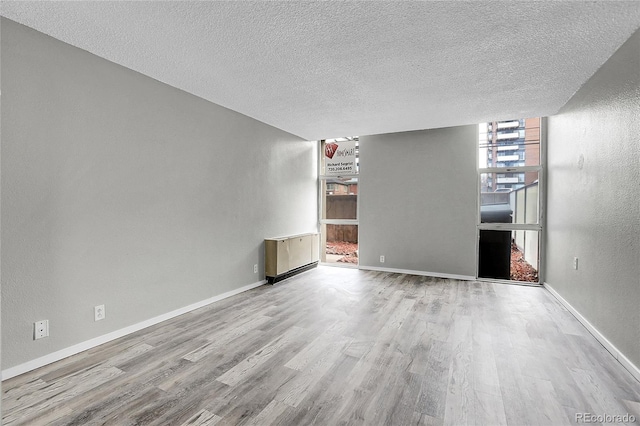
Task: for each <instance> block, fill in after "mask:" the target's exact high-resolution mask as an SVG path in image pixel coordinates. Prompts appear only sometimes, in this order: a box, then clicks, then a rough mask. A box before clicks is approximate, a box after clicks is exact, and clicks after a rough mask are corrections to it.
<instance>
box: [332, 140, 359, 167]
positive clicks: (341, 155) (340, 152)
mask: <svg viewBox="0 0 640 426" xmlns="http://www.w3.org/2000/svg"><path fill="white" fill-rule="evenodd" d="M324 167H325V174H326V175H332V176H340V175H355V174H357V173H358V170H357V168H356V142H355V141H340V142H327V143H325V145H324Z"/></svg>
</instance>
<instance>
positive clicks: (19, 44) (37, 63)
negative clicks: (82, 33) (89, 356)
mask: <svg viewBox="0 0 640 426" xmlns="http://www.w3.org/2000/svg"><path fill="white" fill-rule="evenodd" d="M1 37H2V38H1V40H2V59H3V60H2V74H1V76H2V164H1V167H2V176H1V179H2V197H1V202H2V223H1V229H2V256H1V258H2V262H1V267H2V340H3V344H2V348H3V356H2V368H3V369H6V368H9V367H12V366H15V365H19V364H21V363H24V362H26V361H29V360H32V359H35V358H37V357H40V356H43V355H45V354H48V353H51V352H54V351H56V350H60V349H63V348H66V347H69V346H71V345H74V344H77V343H80V342H83V341H86V340H88V339H91V338H94V337H97V336H101V335H103V334H106V333H108V332H111V331H114V330H118V329H121V328H123V327H125V326H129V325H132V324H136V323H138V322H141V321H143V320H147V319H149V318H152V317H154V316H157V315H161V314H164V313H167V312H170V311H172V310H175V309H178V308H181V307H184V306H187V305H189V304H192V303H196V302H199V301H201V300H205V299H207V298H210V297H213V296H215V295H218V294H221V293H224V292H227V291H230V290H233V289H235V288H239V287H242V286H245V285H249V284H251V283H255V282H258V281H260V280H262V279H264V273H263V272H262V271H263V270H264V265H263V258H264V251H263V238H265V237H272V236H277V235H286V234H294V233H302V232H309V231H315V230H316V229H317V228H316V226H317V225H316V224H317V183H316V182H317V152H316V144H315V143H310V142H305V141H302V140H301V139H300V138H298V137H296V136H293V135H291V134H288V133H285V132H282V131H280V130H278V129H276V128H273V127H270V126H267V125H265V124H263V123H260V122H258V121H256V120H253V119H251V118H248V117H246V116H243V115H241V114H238V113H235V112H233V111H230V110H227V109H225V108H222V107H220V106H217V105H214V104H212V103H209V102H207V101H204V100H202V99H200V98H197V97H195V96H192V95H189V94H187V93H185V92H182V91H180V90H177V89H175V88H172V87H169V86H167V85H165V84H163V83H160V82H158V81H155V80H153V79H150V78H148V77H145V76H143V75H141V74H138V73H136V72H133V71H131V70H129V69H126V68H123V67H121V66H118V65H116V64H113V63H110V62H108V61H106V60H103V59H101V58H98V57H96V56H93V55H91V54H89V53H87V52H85V51H82V50H80V49H77V48H74V47H72V46H69V45H66V44H64V43H62V42H60V41H57V40H55V39H53V38H50V37H47V36H45V35H43V34H41V33H38V32H36V31H33V30H31V29H28V28H26V27H23V26H21V25H18V24H16V23H14V22H12V21H8V20H6V19H2V35H1ZM255 263H258V264H259V270H260V271H261V272H260V273H259V274H254V273H253V265H254V264H255ZM98 304H105V305H106V313H107V318H106V319H105V320H104V321H100V322H94V320H93V307H94V306H95V305H98ZM41 319H48V320H49V321H50V333H51V336H50V337H49V338H46V339H42V340H38V341H33V340H32V333H33V322H34V321H36V320H41Z"/></svg>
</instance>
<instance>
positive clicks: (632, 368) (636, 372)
mask: <svg viewBox="0 0 640 426" xmlns="http://www.w3.org/2000/svg"><path fill="white" fill-rule="evenodd" d="M543 285H544V288H546V289H547V290H548V291H549V293H551V294H552V295H553V296H554V297H555V298H556V299H558V301H559V302H560V303H561V304H562V305H563V306H564V307H565V308H567V310H568V311H569V312H571V314H572V315H573V316H574V317H576V319H577V320H578V321H580V323H581V324H582V325H583V326H584V327H585V328H586V329H587V331H589V333H591V334H592V335H593V337H595V338H596V340H597V341H598V342H600V344H601V345H602V346H604V348H605V349H606V350H607V351H609V353H611V355H613V357H614V358H615V359H616V360H618V362H619V363H620V364H622V366H623V367H624V368H626V369H627V370H628V371H629V373H631V375H632V376H633V377H634V378H635V379H636V380H637V381H639V382H640V368H638V366H637V365H635V364H634V363H633V362H631V360H630V359H629V358H627V357H626V356H625V355H624V354H623V353H622V352H620V351H619V350H618V348H616V347H615V346H614V344H613V343H611V342H610V341H609V340H608V339H607V338H606V337H604V335H602V333H600V331H598V329H597V328H595V327H594V326H593V325H592V324H591V323H590V322H589V321H588V320H587V319H586V318H585V317H583V316H582V314H581V313H580V312H578V311H577V310H576V309H575V308H574V307H573V306H571V304H570V303H569V302H567V301H566V300H565V299H564V297H562V296H560V294H559V293H558V292H557V291H556V290H555V289H554V288H553V287H551V286H550V285H549V284H548V283H546V282H545V283H544V284H543Z"/></svg>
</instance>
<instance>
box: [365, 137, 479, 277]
mask: <svg viewBox="0 0 640 426" xmlns="http://www.w3.org/2000/svg"><path fill="white" fill-rule="evenodd" d="M477 149H478V126H475V125H474V126H461V127H450V128H443V129H433V130H424V131H415V132H403V133H391V134H384V135H376V136H361V137H360V185H359V186H360V187H359V189H358V191H359V197H360V211H359V214H360V222H359V223H360V237H359V242H360V253H359V255H360V266H361V267H363V268H367V267H374V268H380V267H382V268H391V269H404V270H411V271H418V272H424V273H430V274H433V275H442V276H446V275H458V276H465V277H475V275H476V218H477V197H478V192H477V191H478V189H477V172H476V161H477V160H476V151H477ZM380 255H384V256H385V263H380Z"/></svg>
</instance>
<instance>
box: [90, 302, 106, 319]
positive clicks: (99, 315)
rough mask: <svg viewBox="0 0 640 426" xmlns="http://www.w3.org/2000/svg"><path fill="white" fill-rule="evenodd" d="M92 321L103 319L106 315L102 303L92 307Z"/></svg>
mask: <svg viewBox="0 0 640 426" xmlns="http://www.w3.org/2000/svg"><path fill="white" fill-rule="evenodd" d="M93 316H94V318H95V319H94V321H100V320H103V319H104V318H105V317H106V316H107V312H106V311H105V310H104V305H98V306H96V307H95V308H93Z"/></svg>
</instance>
